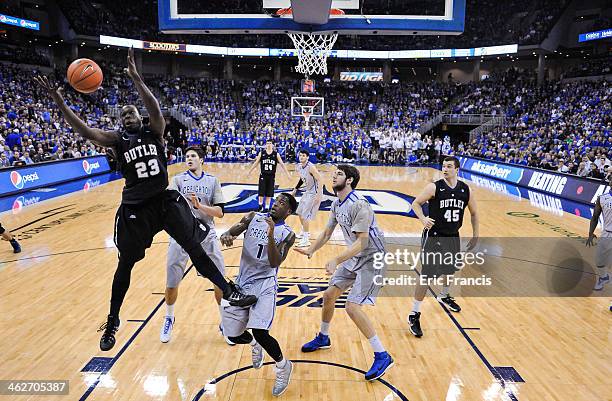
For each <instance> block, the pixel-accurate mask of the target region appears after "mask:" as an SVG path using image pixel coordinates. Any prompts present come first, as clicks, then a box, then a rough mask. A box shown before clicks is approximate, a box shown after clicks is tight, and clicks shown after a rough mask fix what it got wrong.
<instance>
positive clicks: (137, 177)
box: [115, 126, 168, 205]
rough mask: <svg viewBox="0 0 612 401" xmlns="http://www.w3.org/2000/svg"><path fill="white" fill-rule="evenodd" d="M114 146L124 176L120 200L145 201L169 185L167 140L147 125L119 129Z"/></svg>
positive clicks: (133, 202) (126, 202) (127, 202)
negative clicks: (132, 129)
mask: <svg viewBox="0 0 612 401" xmlns="http://www.w3.org/2000/svg"><path fill="white" fill-rule="evenodd" d="M115 149H116V150H117V160H118V162H119V163H120V166H121V173H122V174H123V178H125V186H124V187H123V194H122V199H121V203H124V204H129V205H133V204H139V203H142V202H144V201H146V200H147V199H149V198H151V197H153V196H155V195H157V194H159V193H161V192H163V191H164V190H165V189H166V188H167V187H168V169H167V167H166V164H167V163H166V151H165V147H164V143H163V142H162V139H161V138H158V137H157V136H156V135H155V134H154V133H153V132H152V131H151V129H150V128H149V127H148V126H143V127H142V128H141V129H140V131H139V132H138V133H134V134H132V133H128V132H127V131H125V130H121V131H119V133H118V140H117V145H116V148H115Z"/></svg>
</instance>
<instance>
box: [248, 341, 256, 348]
mask: <svg viewBox="0 0 612 401" xmlns="http://www.w3.org/2000/svg"><path fill="white" fill-rule="evenodd" d="M249 345H250V346H251V347H255V346H256V345H257V341H255V339H252V340H251V342H250V343H249Z"/></svg>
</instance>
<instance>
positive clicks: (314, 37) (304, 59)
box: [288, 33, 338, 77]
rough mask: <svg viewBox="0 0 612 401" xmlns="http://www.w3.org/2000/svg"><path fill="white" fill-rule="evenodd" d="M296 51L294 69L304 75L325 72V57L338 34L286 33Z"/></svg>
mask: <svg viewBox="0 0 612 401" xmlns="http://www.w3.org/2000/svg"><path fill="white" fill-rule="evenodd" d="M288 35H289V37H290V38H291V40H292V41H293V45H294V46H295V49H296V50H297V52H298V65H297V67H295V70H296V71H297V72H299V73H301V74H304V75H305V76H306V77H309V76H311V75H325V74H327V57H328V56H329V55H330V53H331V50H332V48H333V47H334V44H335V43H336V39H338V34H337V33H333V34H311V33H290V34H288Z"/></svg>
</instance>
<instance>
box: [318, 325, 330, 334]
mask: <svg viewBox="0 0 612 401" xmlns="http://www.w3.org/2000/svg"><path fill="white" fill-rule="evenodd" d="M319 332H320V333H321V334H323V335H325V336H328V335H329V322H321V331H319Z"/></svg>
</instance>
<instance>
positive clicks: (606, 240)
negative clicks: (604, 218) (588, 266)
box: [595, 236, 612, 267]
mask: <svg viewBox="0 0 612 401" xmlns="http://www.w3.org/2000/svg"><path fill="white" fill-rule="evenodd" d="M595 264H596V266H603V267H608V266H610V265H612V237H603V236H602V237H599V241H598V242H597V251H596V253H595Z"/></svg>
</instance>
